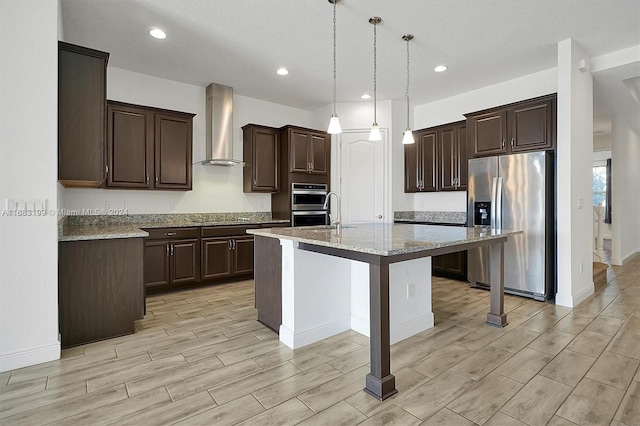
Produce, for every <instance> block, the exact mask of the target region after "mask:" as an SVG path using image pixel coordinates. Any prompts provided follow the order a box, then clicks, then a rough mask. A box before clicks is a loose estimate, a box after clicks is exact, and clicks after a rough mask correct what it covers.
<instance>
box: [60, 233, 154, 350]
mask: <svg viewBox="0 0 640 426" xmlns="http://www.w3.org/2000/svg"><path fill="white" fill-rule="evenodd" d="M143 245H144V244H143V240H142V238H123V239H113V240H91V241H64V242H60V243H59V244H58V317H59V327H60V336H61V340H62V347H63V348H68V347H70V346H75V345H80V344H84V343H89V342H94V341H97V340H102V339H107V338H110V337H116V336H121V335H125V334H131V333H133V332H134V331H135V329H134V321H135V320H137V319H141V318H143V316H144V306H145V301H144V285H143V270H142V258H143Z"/></svg>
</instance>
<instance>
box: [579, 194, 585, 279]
mask: <svg viewBox="0 0 640 426" xmlns="http://www.w3.org/2000/svg"><path fill="white" fill-rule="evenodd" d="M583 205H584V200H583V199H582V198H578V209H581V208H582V206H583ZM581 272H582V271H581Z"/></svg>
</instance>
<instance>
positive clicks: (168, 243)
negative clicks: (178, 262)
mask: <svg viewBox="0 0 640 426" xmlns="http://www.w3.org/2000/svg"><path fill="white" fill-rule="evenodd" d="M170 245H171V244H169V243H167V256H169V253H170V251H169V250H171V249H170V248H169V246H170Z"/></svg>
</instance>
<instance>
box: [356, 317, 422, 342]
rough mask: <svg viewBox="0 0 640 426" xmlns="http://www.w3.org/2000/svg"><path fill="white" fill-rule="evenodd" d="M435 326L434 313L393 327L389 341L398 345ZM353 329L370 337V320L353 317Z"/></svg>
mask: <svg viewBox="0 0 640 426" xmlns="http://www.w3.org/2000/svg"><path fill="white" fill-rule="evenodd" d="M433 325H434V316H433V312H429V313H428V314H425V315H422V316H420V317H418V318H415V319H412V320H411V321H407V322H405V323H403V324H399V325H396V326H395V327H393V326H392V327H391V329H390V330H389V335H390V336H389V340H390V342H391V344H392V345H393V344H395V343H398V342H400V341H402V340H404V339H406V338H408V337H411V336H413V335H414V334H417V333H420V332H422V331H425V330H428V329H430V328H431V327H433ZM351 329H352V330H353V331H356V332H358V333H360V334H362V335H364V336H367V337H369V330H370V328H369V318H366V319H363V318H360V317H357V316H355V315H352V316H351Z"/></svg>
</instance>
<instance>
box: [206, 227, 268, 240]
mask: <svg viewBox="0 0 640 426" xmlns="http://www.w3.org/2000/svg"><path fill="white" fill-rule="evenodd" d="M257 228H260V225H238V226H209V227H206V228H202V237H203V238H205V237H233V236H236V235H245V234H246V233H247V229H257Z"/></svg>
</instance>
